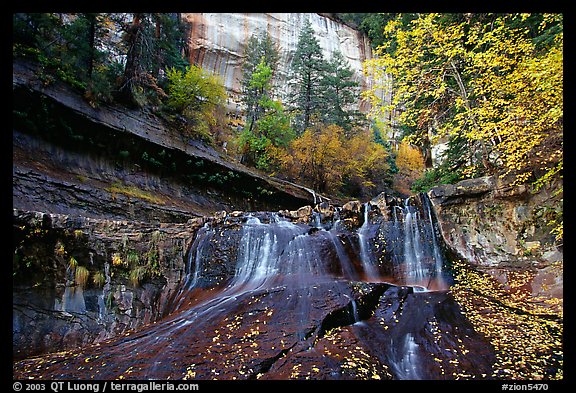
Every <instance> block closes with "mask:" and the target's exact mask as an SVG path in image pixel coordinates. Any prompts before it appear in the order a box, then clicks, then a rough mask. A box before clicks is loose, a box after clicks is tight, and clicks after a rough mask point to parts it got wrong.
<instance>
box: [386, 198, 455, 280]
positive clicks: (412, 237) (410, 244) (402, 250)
mask: <svg viewBox="0 0 576 393" xmlns="http://www.w3.org/2000/svg"><path fill="white" fill-rule="evenodd" d="M410 200H411V198H407V199H406V200H405V201H404V204H403V206H398V205H396V206H394V207H393V214H392V217H393V222H392V223H391V228H390V233H389V235H388V238H389V240H390V243H391V244H390V246H389V248H390V250H389V251H390V254H391V255H392V257H391V259H392V261H393V263H394V265H395V266H396V269H397V271H398V273H399V274H398V275H399V277H398V279H399V281H400V282H401V283H403V284H405V285H411V286H414V287H415V289H416V290H422V289H424V290H428V289H445V286H446V285H445V283H444V279H443V272H442V266H443V264H444V258H443V256H442V253H441V251H440V246H439V244H438V239H437V236H436V229H435V227H434V220H433V218H432V213H431V209H430V206H429V201H428V199H427V197H426V196H422V212H421V211H420V210H419V209H418V207H417V206H414V205H411V204H410ZM423 215H424V216H423Z"/></svg>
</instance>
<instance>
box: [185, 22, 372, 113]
mask: <svg viewBox="0 0 576 393" xmlns="http://www.w3.org/2000/svg"><path fill="white" fill-rule="evenodd" d="M182 19H183V20H184V21H186V22H188V23H190V36H189V50H190V63H192V64H196V65H198V66H200V67H202V68H203V69H205V70H207V71H209V72H211V73H214V74H218V75H220V76H221V77H222V81H223V82H224V85H225V86H226V89H227V90H228V95H229V103H228V104H229V106H230V108H231V109H235V110H240V100H239V97H240V81H241V80H242V63H243V61H244V50H245V48H246V44H247V43H248V40H249V39H250V37H251V36H253V35H255V36H258V35H259V34H262V33H264V32H267V33H268V35H269V36H270V37H271V38H272V40H273V41H274V42H275V43H276V44H277V45H278V49H279V54H280V59H279V63H278V70H277V73H276V77H275V79H276V80H275V83H276V86H277V87H278V89H277V93H278V94H279V96H280V97H279V98H280V99H284V98H285V97H286V94H287V93H288V91H287V89H286V86H287V85H288V83H287V82H288V80H289V71H290V65H291V63H292V59H293V57H294V53H295V52H296V46H297V44H298V36H299V32H300V31H301V30H302V27H303V25H304V23H305V21H306V20H308V21H310V23H311V25H312V28H313V30H314V32H315V35H316V38H317V39H318V41H319V44H320V47H321V48H322V50H323V54H324V58H325V59H329V58H330V57H331V55H332V52H333V51H335V50H339V51H340V52H341V53H342V55H344V58H345V59H346V60H348V63H349V66H350V68H351V69H352V70H353V71H354V78H355V80H357V81H358V82H360V86H362V88H363V89H364V88H367V86H368V83H369V81H368V80H367V79H366V78H365V77H364V76H363V74H362V63H363V61H364V60H366V59H369V58H371V57H372V49H371V47H370V42H369V40H368V37H367V36H366V35H364V34H363V33H361V32H359V31H358V30H354V29H353V28H351V27H349V26H347V25H345V24H343V23H340V22H338V21H336V20H334V19H331V18H329V17H327V16H324V15H321V14H315V13H188V14H182ZM360 105H361V107H360V108H359V109H360V110H365V109H366V107H365V104H360Z"/></svg>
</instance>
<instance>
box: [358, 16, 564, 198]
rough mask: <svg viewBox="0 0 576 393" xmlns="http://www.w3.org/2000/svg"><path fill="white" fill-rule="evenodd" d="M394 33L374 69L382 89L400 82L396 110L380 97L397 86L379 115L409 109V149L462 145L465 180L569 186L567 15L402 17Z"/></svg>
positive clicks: (390, 28) (404, 113)
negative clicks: (487, 177)
mask: <svg viewBox="0 0 576 393" xmlns="http://www.w3.org/2000/svg"><path fill="white" fill-rule="evenodd" d="M384 31H385V35H386V36H387V38H388V39H387V40H386V41H384V43H383V45H382V46H381V47H379V49H378V51H377V55H378V56H377V57H375V58H374V59H372V60H370V61H368V62H367V63H366V65H367V70H368V73H369V74H370V75H372V76H373V77H374V80H383V79H384V78H381V76H382V75H383V74H384V73H387V74H389V75H391V77H392V79H393V85H392V86H391V87H392V90H393V101H392V103H391V105H390V107H386V106H385V105H382V103H381V102H380V99H379V96H378V94H376V91H377V89H378V88H389V86H378V85H376V86H374V87H375V88H374V90H372V91H371V94H368V95H369V96H370V98H371V99H372V103H373V108H375V110H376V111H380V113H374V114H375V115H376V116H378V115H380V114H382V112H385V111H390V110H392V109H397V110H399V111H400V112H401V114H400V115H399V116H398V118H397V120H398V122H399V123H400V124H402V125H403V126H404V127H405V129H406V130H408V134H409V135H407V137H408V139H407V140H408V141H409V142H411V143H414V144H418V145H420V146H422V147H423V148H424V149H427V148H428V147H427V146H428V145H430V144H434V143H435V142H436V140H437V139H438V138H440V137H447V138H450V139H453V138H459V140H460V142H461V143H464V144H466V149H464V151H463V153H464V154H465V160H464V163H463V167H462V168H458V169H459V170H461V172H460V173H461V174H462V176H463V177H471V176H477V175H479V174H499V175H500V176H505V175H513V176H514V177H515V179H516V182H517V183H521V182H525V181H531V182H532V183H533V184H534V185H536V186H538V185H540V184H541V183H543V182H546V181H550V180H553V179H556V180H561V178H562V166H563V165H562V156H563V143H562V134H563V96H562V92H563V85H562V84H563V71H562V65H563V52H562V46H563V33H562V15H561V14H417V15H414V16H413V17H411V18H409V19H408V20H406V19H404V18H403V17H402V16H400V15H399V16H398V17H396V18H395V19H393V20H391V21H389V22H388V23H387V25H386V27H385V30H384ZM455 146H456V145H455ZM560 192H561V191H560Z"/></svg>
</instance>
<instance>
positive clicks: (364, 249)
mask: <svg viewBox="0 0 576 393" xmlns="http://www.w3.org/2000/svg"><path fill="white" fill-rule="evenodd" d="M369 209H370V203H368V202H367V203H365V204H364V222H363V223H362V226H361V227H360V229H358V240H359V242H360V261H361V262H362V267H363V269H364V274H365V276H366V280H367V281H378V279H379V278H380V275H379V274H378V269H377V268H376V266H375V265H374V260H373V258H372V253H371V252H370V243H369V241H370V217H369V215H368V211H369Z"/></svg>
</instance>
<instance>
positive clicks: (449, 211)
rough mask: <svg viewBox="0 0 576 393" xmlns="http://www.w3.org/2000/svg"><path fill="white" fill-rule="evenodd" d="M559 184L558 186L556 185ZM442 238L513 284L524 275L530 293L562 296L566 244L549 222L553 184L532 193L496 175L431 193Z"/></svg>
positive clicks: (460, 253) (474, 262)
mask: <svg viewBox="0 0 576 393" xmlns="http://www.w3.org/2000/svg"><path fill="white" fill-rule="evenodd" d="M556 186H557V185H556ZM428 195H429V197H430V200H431V202H432V204H433V206H434V210H435V212H436V215H437V217H438V222H439V224H440V225H439V226H440V231H441V234H442V237H443V239H444V241H445V243H446V245H447V246H448V248H449V249H451V251H452V252H453V253H454V254H455V255H456V257H457V258H462V259H463V260H465V261H467V262H469V263H471V264H472V265H473V266H475V267H476V268H478V269H480V270H482V271H484V272H486V273H488V274H490V275H492V276H494V277H495V278H496V279H498V280H499V281H500V282H501V283H502V284H503V285H504V286H506V285H510V286H512V281H513V278H514V275H518V273H521V274H525V275H526V277H525V282H524V284H525V285H524V286H525V288H526V289H527V291H528V292H529V293H531V295H532V296H539V297H541V298H543V299H551V298H556V299H560V303H561V299H562V298H563V290H562V288H563V248H562V246H561V245H557V244H556V243H555V241H554V235H553V234H551V233H550V229H551V228H550V227H549V226H547V225H546V219H545V212H546V210H547V209H548V206H550V205H551V203H552V201H553V199H554V198H555V197H554V186H551V187H549V188H545V189H543V190H541V191H539V192H538V193H532V192H531V191H530V190H529V189H528V187H526V186H525V185H520V186H510V185H509V184H507V183H506V182H505V181H503V180H501V179H497V178H494V177H483V178H478V179H469V180H463V181H461V182H459V183H456V184H453V185H452V184H448V185H442V186H437V187H434V188H432V189H431V190H430V191H429V193H428Z"/></svg>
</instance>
